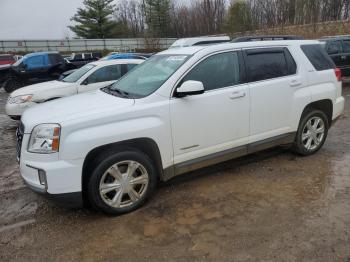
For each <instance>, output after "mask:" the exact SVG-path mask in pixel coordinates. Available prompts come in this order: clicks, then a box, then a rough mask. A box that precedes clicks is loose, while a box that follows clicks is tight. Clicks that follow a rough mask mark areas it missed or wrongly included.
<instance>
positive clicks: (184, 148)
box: [170, 51, 249, 165]
mask: <svg viewBox="0 0 350 262" xmlns="http://www.w3.org/2000/svg"><path fill="white" fill-rule="evenodd" d="M240 57H241V54H240V52H234V51H232V52H224V53H219V54H214V55H211V56H209V57H207V58H205V59H203V60H202V61H201V62H200V63H198V64H197V65H195V66H194V67H193V68H192V69H191V71H190V72H189V73H188V74H187V75H185V77H184V78H183V79H182V80H181V81H180V83H179V85H178V86H181V84H182V83H184V82H185V81H188V80H195V81H200V82H202V83H203V85H204V89H205V92H204V93H203V94H200V95H192V96H187V97H183V98H176V97H173V98H172V99H171V100H170V114H171V125H172V135H173V148H174V164H175V165H176V164H178V163H182V162H185V161H188V160H193V159H199V158H201V157H203V156H206V157H209V158H210V156H211V155H212V156H214V155H215V154H216V153H219V152H224V151H227V150H230V149H233V148H238V147H240V146H242V145H245V144H246V143H247V140H248V135H249V89H248V87H247V85H246V84H242V77H241V76H242V73H243V70H242V68H241V63H240Z"/></svg>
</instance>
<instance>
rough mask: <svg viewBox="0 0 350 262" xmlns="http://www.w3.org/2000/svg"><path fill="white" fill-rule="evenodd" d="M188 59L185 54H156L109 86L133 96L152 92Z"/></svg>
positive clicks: (139, 96)
mask: <svg viewBox="0 0 350 262" xmlns="http://www.w3.org/2000/svg"><path fill="white" fill-rule="evenodd" d="M187 59H188V56H187V55H156V56H152V57H151V58H149V59H148V60H146V62H144V63H142V64H140V65H139V66H137V67H135V69H133V70H132V71H131V72H130V73H128V74H126V75H125V76H124V77H123V78H121V79H120V80H119V81H118V82H116V83H115V84H114V85H112V86H111V88H110V89H111V90H112V91H120V92H123V93H124V94H127V95H129V96H132V97H134V98H141V97H145V96H148V95H150V94H152V93H153V92H154V91H156V90H157V89H158V88H160V87H161V86H162V85H163V84H164V82H165V81H166V80H168V78H169V77H170V76H171V75H172V74H173V73H174V72H175V71H176V70H177V69H178V68H179V67H180V66H181V65H182V64H183V63H184V62H185V61H186V60H187Z"/></svg>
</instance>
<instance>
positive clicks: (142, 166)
mask: <svg viewBox="0 0 350 262" xmlns="http://www.w3.org/2000/svg"><path fill="white" fill-rule="evenodd" d="M156 183H157V174H156V170H155V168H154V166H153V163H152V161H151V160H150V159H149V157H148V156H147V155H145V154H143V153H142V152H138V151H127V152H119V153H115V154H113V155H112V156H109V157H108V158H106V159H104V160H102V161H101V162H100V163H99V164H98V165H97V167H96V168H95V169H94V171H93V172H92V175H91V178H90V180H89V183H88V196H89V200H90V202H91V204H92V206H93V207H94V208H95V209H98V210H100V211H103V212H105V213H107V214H112V215H118V214H123V213H128V212H131V211H133V210H135V209H137V208H139V207H141V206H142V205H143V204H144V203H145V202H146V200H147V199H148V198H149V197H150V195H151V194H152V193H153V191H154V189H155V187H156Z"/></svg>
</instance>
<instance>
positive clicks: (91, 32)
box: [69, 0, 116, 38]
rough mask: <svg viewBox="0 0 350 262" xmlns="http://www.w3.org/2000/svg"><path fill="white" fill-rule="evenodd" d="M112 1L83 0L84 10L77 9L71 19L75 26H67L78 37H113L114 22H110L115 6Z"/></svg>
mask: <svg viewBox="0 0 350 262" xmlns="http://www.w3.org/2000/svg"><path fill="white" fill-rule="evenodd" d="M112 2H113V0H84V2H83V4H84V8H78V11H77V13H76V14H75V15H74V16H73V17H72V18H71V21H74V22H76V25H74V26H69V29H70V30H72V31H73V32H74V33H75V34H76V35H77V36H78V37H83V38H109V37H113V31H115V30H114V27H115V26H116V22H115V21H113V20H112V14H113V11H114V7H115V5H114V4H112Z"/></svg>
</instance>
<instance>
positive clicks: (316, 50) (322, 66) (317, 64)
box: [301, 45, 335, 71]
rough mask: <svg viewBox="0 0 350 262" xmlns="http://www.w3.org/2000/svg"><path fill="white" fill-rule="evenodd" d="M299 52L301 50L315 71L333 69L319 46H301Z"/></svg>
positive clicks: (332, 64)
mask: <svg viewBox="0 0 350 262" xmlns="http://www.w3.org/2000/svg"><path fill="white" fill-rule="evenodd" d="M301 50H303V52H304V54H305V55H306V57H307V58H308V59H309V61H310V62H311V64H312V65H313V66H314V68H315V69H316V70H317V71H323V70H329V69H333V68H335V64H334V63H333V61H332V59H331V58H330V57H329V56H328V54H327V53H326V51H325V50H324V49H323V48H322V47H321V45H302V46H301Z"/></svg>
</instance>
